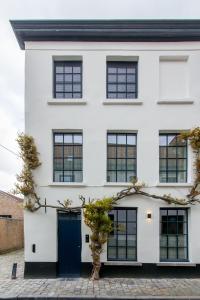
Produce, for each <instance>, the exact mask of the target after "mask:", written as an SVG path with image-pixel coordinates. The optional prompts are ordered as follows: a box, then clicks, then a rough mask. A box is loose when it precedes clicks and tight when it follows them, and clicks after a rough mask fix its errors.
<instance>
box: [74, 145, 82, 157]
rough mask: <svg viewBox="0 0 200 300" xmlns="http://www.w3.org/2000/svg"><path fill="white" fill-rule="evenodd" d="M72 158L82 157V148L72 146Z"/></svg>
mask: <svg viewBox="0 0 200 300" xmlns="http://www.w3.org/2000/svg"><path fill="white" fill-rule="evenodd" d="M74 157H82V146H74Z"/></svg>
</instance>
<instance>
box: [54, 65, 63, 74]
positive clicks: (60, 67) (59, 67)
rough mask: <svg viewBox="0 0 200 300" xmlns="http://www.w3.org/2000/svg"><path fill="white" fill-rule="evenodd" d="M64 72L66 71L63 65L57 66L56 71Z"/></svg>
mask: <svg viewBox="0 0 200 300" xmlns="http://www.w3.org/2000/svg"><path fill="white" fill-rule="evenodd" d="M63 72H64V68H63V66H56V73H63Z"/></svg>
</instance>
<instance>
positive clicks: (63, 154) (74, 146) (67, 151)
mask: <svg viewBox="0 0 200 300" xmlns="http://www.w3.org/2000/svg"><path fill="white" fill-rule="evenodd" d="M53 139H54V151H53V153H54V154H53V155H54V157H53V180H54V181H55V182H82V180H83V167H82V164H83V162H82V161H83V154H82V151H83V150H82V147H83V138H82V133H59V132H58V133H54V135H53Z"/></svg>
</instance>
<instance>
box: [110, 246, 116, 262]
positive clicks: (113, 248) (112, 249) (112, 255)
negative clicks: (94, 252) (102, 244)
mask: <svg viewBox="0 0 200 300" xmlns="http://www.w3.org/2000/svg"><path fill="white" fill-rule="evenodd" d="M108 258H109V259H110V260H112V259H113V260H115V259H116V258H117V251H116V248H115V247H109V248H108Z"/></svg>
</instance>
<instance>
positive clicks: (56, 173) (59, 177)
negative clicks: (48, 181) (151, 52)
mask: <svg viewBox="0 0 200 300" xmlns="http://www.w3.org/2000/svg"><path fill="white" fill-rule="evenodd" d="M54 181H55V182H63V172H62V171H54Z"/></svg>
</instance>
